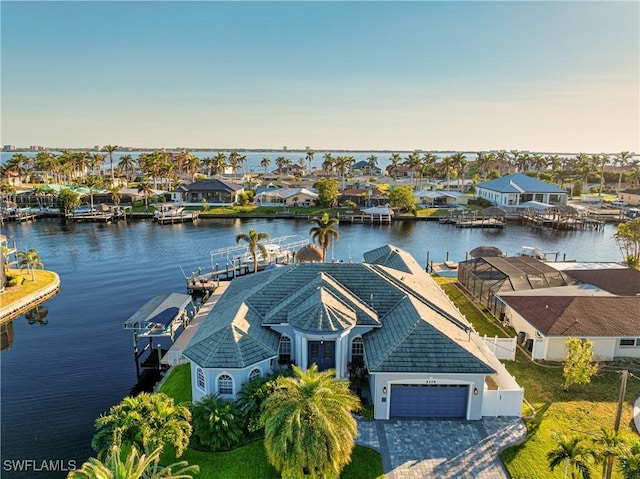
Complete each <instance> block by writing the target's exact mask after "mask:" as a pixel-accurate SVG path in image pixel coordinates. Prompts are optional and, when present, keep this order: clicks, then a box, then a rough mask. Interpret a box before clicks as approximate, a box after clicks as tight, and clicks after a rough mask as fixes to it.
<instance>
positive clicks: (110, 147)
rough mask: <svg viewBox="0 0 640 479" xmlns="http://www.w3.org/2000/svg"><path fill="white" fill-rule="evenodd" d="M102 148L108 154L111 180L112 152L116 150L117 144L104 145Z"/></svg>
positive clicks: (112, 177)
mask: <svg viewBox="0 0 640 479" xmlns="http://www.w3.org/2000/svg"><path fill="white" fill-rule="evenodd" d="M102 149H103V150H104V151H106V152H107V153H108V154H109V164H110V165H111V181H112V182H113V179H114V176H113V153H114V152H116V151H118V145H106V146H105V147H104V148H102Z"/></svg>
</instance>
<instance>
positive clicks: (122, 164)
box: [118, 155, 136, 180]
mask: <svg viewBox="0 0 640 479" xmlns="http://www.w3.org/2000/svg"><path fill="white" fill-rule="evenodd" d="M135 169H136V167H135V162H134V161H133V157H132V156H131V155H122V156H121V157H120V161H119V162H118V170H120V171H122V172H123V173H124V174H125V176H126V178H127V180H129V179H130V178H129V177H130V174H131V173H133V171H135Z"/></svg>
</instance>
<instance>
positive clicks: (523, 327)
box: [505, 306, 538, 339]
mask: <svg viewBox="0 0 640 479" xmlns="http://www.w3.org/2000/svg"><path fill="white" fill-rule="evenodd" d="M505 319H506V320H507V321H508V322H509V323H510V324H511V326H512V327H513V329H515V331H516V333H521V332H524V333H526V338H525V339H533V338H535V337H536V336H537V333H538V331H537V330H536V328H534V327H533V326H531V324H530V323H529V322H528V321H526V320H525V319H524V318H523V317H522V316H520V315H519V314H518V313H517V312H515V311H514V310H513V309H511V308H510V307H508V306H507V308H506V310H505Z"/></svg>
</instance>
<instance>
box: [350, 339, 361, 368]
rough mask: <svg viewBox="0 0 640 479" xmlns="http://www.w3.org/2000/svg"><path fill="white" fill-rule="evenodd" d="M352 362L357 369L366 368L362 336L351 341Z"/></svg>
mask: <svg viewBox="0 0 640 479" xmlns="http://www.w3.org/2000/svg"><path fill="white" fill-rule="evenodd" d="M351 362H352V363H353V365H354V366H356V367H362V366H364V344H363V343H362V338H361V337H360V336H358V337H356V338H353V341H351Z"/></svg>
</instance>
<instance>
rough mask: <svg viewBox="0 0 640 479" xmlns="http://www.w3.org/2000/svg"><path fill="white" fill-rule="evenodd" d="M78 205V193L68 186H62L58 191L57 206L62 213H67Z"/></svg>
mask: <svg viewBox="0 0 640 479" xmlns="http://www.w3.org/2000/svg"><path fill="white" fill-rule="evenodd" d="M79 205H80V195H79V194H78V193H77V192H75V191H73V190H72V189H70V188H62V189H61V190H60V193H58V207H59V208H60V211H62V212H63V213H64V214H69V213H70V212H71V210H72V209H73V208H75V207H76V206H79Z"/></svg>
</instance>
